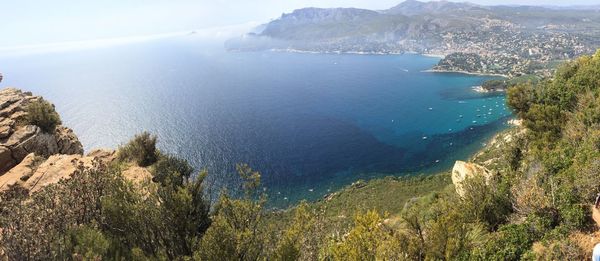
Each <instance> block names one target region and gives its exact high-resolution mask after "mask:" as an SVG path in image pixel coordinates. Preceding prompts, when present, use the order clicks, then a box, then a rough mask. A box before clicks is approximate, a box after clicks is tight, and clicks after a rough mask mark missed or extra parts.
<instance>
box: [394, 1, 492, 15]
mask: <svg viewBox="0 0 600 261" xmlns="http://www.w3.org/2000/svg"><path fill="white" fill-rule="evenodd" d="M487 9H489V8H486V7H484V6H479V5H476V4H471V3H455V2H448V1H439V2H420V1H416V0H407V1H404V2H402V3H400V4H399V5H397V6H394V7H392V8H390V9H387V10H384V11H382V12H383V13H386V14H400V15H407V16H412V15H422V14H441V13H448V12H461V11H462V12H468V11H485V10H487Z"/></svg>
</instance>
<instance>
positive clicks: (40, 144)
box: [0, 88, 83, 175]
mask: <svg viewBox="0 0 600 261" xmlns="http://www.w3.org/2000/svg"><path fill="white" fill-rule="evenodd" d="M40 99H41V97H38V96H32V94H31V93H30V92H22V91H20V90H17V89H14V88H7V89H2V90H0V175H2V174H3V173H5V172H7V171H8V170H10V169H11V168H12V167H14V166H16V165H17V164H19V163H20V162H21V161H22V160H23V159H24V158H25V157H26V156H27V155H28V154H30V153H35V155H39V156H45V157H47V156H50V155H55V154H67V155H73V154H83V146H82V145H81V142H79V139H78V138H77V136H75V134H74V133H73V131H72V130H71V129H69V128H67V127H64V126H60V125H59V126H57V128H56V130H55V131H54V133H45V132H43V131H42V130H41V129H40V128H39V127H38V126H34V125H24V124H22V122H23V117H24V116H26V115H27V112H26V108H27V105H28V104H29V103H30V102H31V101H35V100H40ZM19 123H21V124H19Z"/></svg>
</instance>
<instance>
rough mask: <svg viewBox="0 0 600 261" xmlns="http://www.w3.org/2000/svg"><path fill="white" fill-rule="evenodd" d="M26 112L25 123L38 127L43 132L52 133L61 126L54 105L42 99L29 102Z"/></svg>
mask: <svg viewBox="0 0 600 261" xmlns="http://www.w3.org/2000/svg"><path fill="white" fill-rule="evenodd" d="M26 111H27V115H26V116H25V122H26V123H27V124H29V125H36V126H38V127H40V128H41V129H42V131H44V132H47V133H52V132H54V130H55V129H56V126H58V125H60V124H61V121H60V116H59V115H58V113H57V112H56V110H55V109H54V105H52V104H51V103H49V102H47V101H45V100H43V99H41V100H37V101H33V102H31V103H30V104H29V105H27V108H26Z"/></svg>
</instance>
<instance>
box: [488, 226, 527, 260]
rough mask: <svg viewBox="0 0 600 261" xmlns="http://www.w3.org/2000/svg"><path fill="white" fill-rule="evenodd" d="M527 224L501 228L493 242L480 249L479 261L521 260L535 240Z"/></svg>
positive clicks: (495, 234)
mask: <svg viewBox="0 0 600 261" xmlns="http://www.w3.org/2000/svg"><path fill="white" fill-rule="evenodd" d="M530 232H531V231H530V230H529V229H528V226H527V225H526V224H520V225H515V224H510V225H505V226H501V227H500V229H499V230H498V233H494V234H493V235H494V237H493V238H492V240H490V241H488V243H487V244H486V245H485V247H484V248H482V249H479V250H478V251H481V252H480V253H478V254H479V255H480V258H479V260H520V259H521V258H522V256H523V255H524V254H525V253H527V252H528V251H529V249H530V248H531V245H532V244H533V242H534V239H533V238H531V233H530Z"/></svg>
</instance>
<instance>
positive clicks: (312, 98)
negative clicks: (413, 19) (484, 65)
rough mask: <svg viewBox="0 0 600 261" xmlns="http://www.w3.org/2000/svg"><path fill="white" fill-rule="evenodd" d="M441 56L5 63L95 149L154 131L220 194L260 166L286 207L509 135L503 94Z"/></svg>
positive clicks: (430, 166)
mask: <svg viewBox="0 0 600 261" xmlns="http://www.w3.org/2000/svg"><path fill="white" fill-rule="evenodd" d="M437 61H438V59H437V58H430V57H424V56H418V55H336V54H298V53H279V52H247V53H236V52H233V53H228V52H225V51H224V50H223V48H222V45H212V44H206V43H204V42H203V41H201V40H198V39H192V38H189V37H188V38H186V37H178V38H169V39H163V40H155V41H149V42H144V43H135V44H128V45H119V46H112V47H107V48H97V49H87V50H78V51H69V52H53V53H36V54H29V55H26V54H6V53H4V54H0V71H2V72H3V73H4V76H5V80H4V82H2V83H1V84H0V87H6V86H15V87H19V88H22V89H25V90H29V91H32V92H33V93H34V94H36V95H42V96H44V97H46V99H48V100H50V101H52V102H53V103H55V105H56V107H57V110H58V111H59V113H60V114H61V116H62V119H63V122H64V124H65V125H66V126H69V127H71V128H73V129H74V130H75V132H76V134H77V135H78V136H79V138H80V140H81V141H82V143H83V144H84V147H85V149H86V150H88V151H89V150H90V149H92V148H98V147H108V148H114V147H116V146H118V145H119V144H123V143H125V142H126V141H128V140H129V139H130V138H131V137H132V136H133V135H134V134H136V133H138V132H141V131H143V130H148V131H150V132H152V133H154V134H157V135H158V137H159V146H160V148H161V149H162V150H164V151H167V152H170V153H175V154H178V155H180V156H182V157H184V158H186V159H187V160H189V161H190V162H191V163H192V165H194V166H195V167H196V168H197V169H200V168H206V169H208V170H209V172H210V173H211V176H210V181H211V183H212V184H214V185H215V186H216V187H220V186H221V185H225V184H233V183H235V181H234V178H233V177H234V175H232V173H233V168H234V166H235V163H238V162H245V163H248V164H250V165H251V166H252V167H253V168H254V169H257V170H259V171H261V172H262V174H263V177H262V181H263V184H264V186H265V190H266V192H267V193H268V194H269V196H270V198H271V199H272V202H274V203H276V204H284V203H285V202H292V201H295V200H298V199H301V198H308V199H315V198H318V197H320V196H322V195H323V194H325V193H326V192H327V191H328V190H333V189H336V188H338V187H340V186H342V185H345V184H349V183H351V182H353V181H355V180H356V179H359V178H370V177H377V176H382V175H390V174H394V175H404V174H408V173H433V172H436V171H440V170H444V169H448V168H450V167H451V166H452V164H453V162H454V161H455V160H457V159H466V158H468V157H469V155H471V154H472V153H473V152H475V151H476V150H478V149H480V148H481V146H482V143H483V142H485V141H486V140H487V139H488V138H489V137H490V136H491V135H493V134H494V133H495V132H497V131H498V130H500V129H502V128H505V122H506V117H508V116H509V115H510V113H509V111H508V109H507V108H505V105H504V97H503V96H493V95H492V96H490V95H483V94H478V93H475V92H473V90H472V89H471V87H472V86H475V85H479V84H481V83H482V82H483V81H484V80H486V79H489V78H486V77H478V76H468V75H461V74H439V73H425V72H422V71H423V70H426V69H429V68H431V67H432V66H433V65H434V64H435V63H437ZM460 115H462V117H461V116H460ZM310 190H312V191H310Z"/></svg>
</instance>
